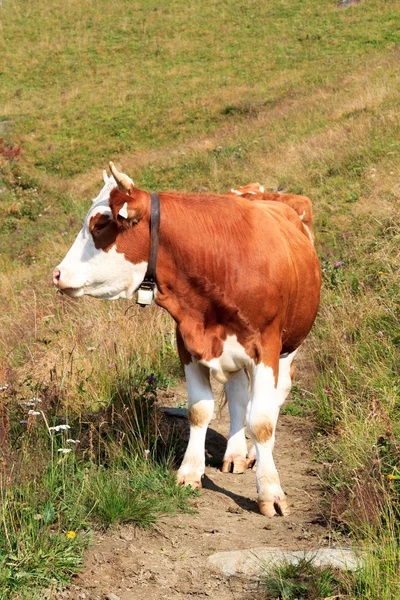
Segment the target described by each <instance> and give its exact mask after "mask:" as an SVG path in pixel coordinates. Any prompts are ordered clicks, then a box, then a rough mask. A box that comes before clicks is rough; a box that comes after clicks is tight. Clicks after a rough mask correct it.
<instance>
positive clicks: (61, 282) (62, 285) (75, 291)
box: [53, 268, 82, 297]
mask: <svg viewBox="0 0 400 600" xmlns="http://www.w3.org/2000/svg"><path fill="white" fill-rule="evenodd" d="M53 283H54V285H55V286H56V288H57V289H58V290H60V292H62V293H63V294H67V295H68V296H72V297H76V296H80V295H81V293H82V292H81V290H79V288H73V287H71V286H70V285H68V282H67V281H66V280H65V278H63V273H62V271H61V270H60V269H59V268H57V269H54V271H53ZM80 292H81V293H80Z"/></svg>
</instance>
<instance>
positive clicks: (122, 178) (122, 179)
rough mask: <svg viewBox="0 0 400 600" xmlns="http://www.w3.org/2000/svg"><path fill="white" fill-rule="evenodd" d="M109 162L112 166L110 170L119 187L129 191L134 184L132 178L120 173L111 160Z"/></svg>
mask: <svg viewBox="0 0 400 600" xmlns="http://www.w3.org/2000/svg"><path fill="white" fill-rule="evenodd" d="M108 164H109V166H110V171H111V173H112V174H113V176H114V179H115V181H116V182H117V184H118V187H119V189H120V190H123V191H125V192H129V190H130V189H131V185H132V182H131V180H130V178H129V177H128V176H127V175H124V173H120V172H119V171H118V169H117V168H116V166H115V165H114V163H113V162H111V161H110V162H109V163H108Z"/></svg>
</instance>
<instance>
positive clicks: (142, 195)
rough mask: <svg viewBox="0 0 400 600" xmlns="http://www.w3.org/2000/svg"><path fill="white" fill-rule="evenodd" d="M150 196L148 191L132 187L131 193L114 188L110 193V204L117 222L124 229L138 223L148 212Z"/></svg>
mask: <svg viewBox="0 0 400 600" xmlns="http://www.w3.org/2000/svg"><path fill="white" fill-rule="evenodd" d="M148 197H149V194H147V192H143V191H142V190H138V189H136V188H132V189H131V191H130V194H125V193H124V192H121V191H120V190H119V189H118V188H114V189H113V190H112V191H111V193H110V200H109V205H110V208H111V212H112V216H113V220H114V221H115V223H116V224H117V225H118V226H119V227H121V228H123V229H127V228H128V227H130V226H131V225H135V224H136V223H138V222H139V221H140V220H141V219H142V218H143V216H144V215H145V213H146V208H147V206H148V204H149V202H148Z"/></svg>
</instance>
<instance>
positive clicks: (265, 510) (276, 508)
mask: <svg viewBox="0 0 400 600" xmlns="http://www.w3.org/2000/svg"><path fill="white" fill-rule="evenodd" d="M258 508H259V509H260V513H261V514H262V515H264V516H265V517H274V516H275V515H278V516H280V517H287V516H288V515H289V513H290V509H289V506H288V503H287V500H286V498H280V497H275V498H274V500H270V501H268V500H260V501H259V503H258Z"/></svg>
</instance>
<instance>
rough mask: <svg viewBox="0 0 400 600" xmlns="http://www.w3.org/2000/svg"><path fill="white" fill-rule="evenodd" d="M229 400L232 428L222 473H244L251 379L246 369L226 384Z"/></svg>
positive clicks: (245, 467)
mask: <svg viewBox="0 0 400 600" xmlns="http://www.w3.org/2000/svg"><path fill="white" fill-rule="evenodd" d="M225 392H226V395H227V398H228V407H229V416H230V428H229V436H228V444H227V447H226V452H225V456H224V461H223V463H222V472H223V473H229V472H230V471H231V468H232V469H233V473H244V472H245V471H246V469H247V461H246V454H247V444H246V436H245V430H244V425H245V419H246V408H247V405H248V403H249V379H248V377H247V374H246V372H245V371H244V369H242V370H241V371H239V372H238V373H237V374H236V375H234V376H233V377H232V379H230V380H229V381H228V383H226V384H225Z"/></svg>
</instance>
